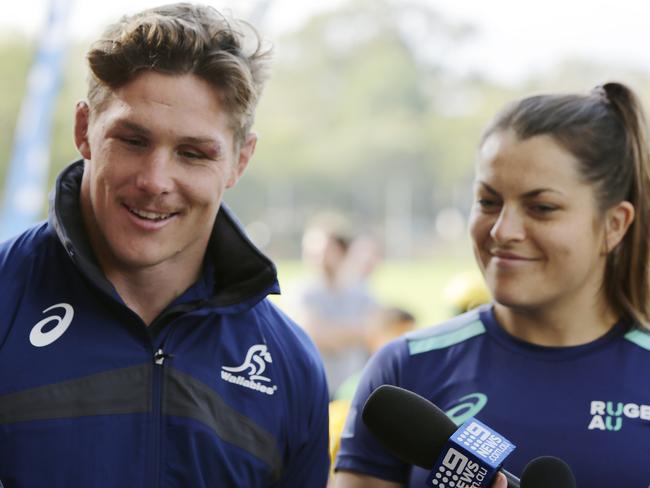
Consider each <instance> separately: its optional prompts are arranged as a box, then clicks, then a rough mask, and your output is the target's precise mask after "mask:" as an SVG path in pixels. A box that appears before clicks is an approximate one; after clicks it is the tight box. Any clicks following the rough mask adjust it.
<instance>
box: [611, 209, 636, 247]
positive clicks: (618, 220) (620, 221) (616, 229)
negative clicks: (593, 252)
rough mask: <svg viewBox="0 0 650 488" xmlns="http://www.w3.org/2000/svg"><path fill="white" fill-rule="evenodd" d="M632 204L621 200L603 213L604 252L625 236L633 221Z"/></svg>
mask: <svg viewBox="0 0 650 488" xmlns="http://www.w3.org/2000/svg"><path fill="white" fill-rule="evenodd" d="M634 213H635V212H634V205H632V204H631V203H630V202H628V201H622V202H620V203H618V204H616V205H614V206H613V207H612V208H610V209H609V210H607V212H606V213H605V246H606V248H605V252H606V253H609V252H610V251H612V250H613V249H614V248H615V247H616V246H618V244H619V243H620V242H621V241H622V240H623V237H625V233H626V232H627V230H628V229H629V228H630V225H631V224H632V222H633V221H634Z"/></svg>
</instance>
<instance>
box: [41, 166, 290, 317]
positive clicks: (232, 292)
mask: <svg viewBox="0 0 650 488" xmlns="http://www.w3.org/2000/svg"><path fill="white" fill-rule="evenodd" d="M83 171H84V161H83V160H79V161H76V162H74V163H72V164H71V165H70V166H68V167H67V168H65V169H64V170H63V171H62V172H61V173H60V174H59V176H58V177H57V180H56V185H55V189H54V191H53V192H52V195H51V196H50V212H49V224H50V225H51V226H52V228H53V229H55V231H56V235H57V236H58V238H59V241H60V242H61V244H63V247H64V248H65V250H66V252H67V254H68V256H69V257H70V258H71V259H72V261H73V262H74V263H75V264H76V266H77V267H78V268H79V269H80V271H81V272H82V273H83V274H84V275H86V277H87V278H89V279H90V280H91V281H92V282H93V283H94V284H95V285H96V286H98V287H99V288H100V289H102V290H103V291H104V292H106V293H108V294H109V295H112V296H114V295H115V294H116V293H115V289H114V288H113V286H112V285H111V284H110V282H109V281H108V280H107V279H106V277H105V275H104V273H103V272H102V270H101V269H100V267H99V264H98V262H97V260H96V258H95V255H94V252H93V250H92V247H91V246H90V241H89V239H88V237H87V235H86V231H85V227H84V223H83V219H82V216H81V208H80V205H79V191H80V188H81V177H82V175H83ZM207 255H208V258H209V259H211V260H212V262H213V263H214V269H215V274H216V277H215V283H216V286H215V289H214V294H213V296H212V297H211V298H210V299H208V304H209V305H212V306H217V307H232V306H235V305H240V306H251V305H253V304H254V303H256V302H257V301H259V300H261V299H262V298H264V297H265V296H266V295H268V294H270V293H279V292H280V288H279V285H278V281H277V272H276V269H275V265H274V264H273V262H272V261H271V260H270V259H269V258H267V257H266V256H265V255H264V254H262V252H261V251H260V250H259V249H257V248H256V247H255V246H254V245H253V243H252V242H251V241H250V240H249V239H248V237H246V234H245V233H244V231H243V230H242V228H241V225H240V224H239V222H238V221H237V219H236V217H235V216H234V214H233V213H232V212H231V210H230V209H229V208H228V207H227V206H226V205H225V204H223V203H222V205H221V208H220V209H219V213H218V214H217V218H216V220H215V223H214V227H213V229H212V237H211V238H210V242H209V243H208V250H207ZM237 308H239V307H237Z"/></svg>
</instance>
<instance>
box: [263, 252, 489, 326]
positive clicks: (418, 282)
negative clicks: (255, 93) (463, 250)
mask: <svg viewBox="0 0 650 488" xmlns="http://www.w3.org/2000/svg"><path fill="white" fill-rule="evenodd" d="M277 266H278V274H279V278H280V284H281V286H282V289H283V290H287V291H288V290H291V287H292V285H293V284H294V283H295V282H296V281H297V280H300V279H303V278H305V277H306V276H308V273H309V270H308V269H306V268H305V267H304V266H303V265H302V263H301V262H300V261H280V262H278V263H277ZM461 275H462V276H463V277H468V276H469V277H470V279H472V280H479V279H480V278H479V277H480V274H479V272H478V270H477V268H476V265H475V263H474V261H473V259H472V258H470V257H444V258H440V259H430V260H414V261H385V262H383V263H382V264H380V265H379V266H378V267H377V269H376V270H375V272H374V273H373V275H372V276H371V280H370V289H371V291H372V292H373V293H374V294H375V296H376V297H377V298H378V299H379V300H380V301H381V302H382V303H383V304H385V305H388V306H399V307H402V308H404V309H406V310H408V311H409V312H411V313H412V314H414V315H415V317H416V319H417V323H418V326H426V325H431V324H435V323H437V322H440V321H442V320H445V319H446V318H449V317H450V316H451V315H452V314H453V306H452V298H451V296H450V295H455V294H456V292H457V291H458V286H459V283H458V277H459V276H461ZM454 290H455V291H454ZM287 299H288V298H287V297H278V298H277V299H275V301H276V302H277V303H278V304H279V305H280V306H281V307H282V306H283V303H284V301H285V300H287Z"/></svg>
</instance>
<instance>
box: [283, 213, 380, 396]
mask: <svg viewBox="0 0 650 488" xmlns="http://www.w3.org/2000/svg"><path fill="white" fill-rule="evenodd" d="M302 251H303V260H304V262H305V263H306V264H307V265H308V266H309V267H310V268H311V270H312V271H313V274H312V276H311V278H310V279H309V280H307V281H306V282H304V283H299V284H298V285H297V286H296V287H295V289H294V290H293V293H292V295H291V297H290V300H292V302H293V314H294V316H295V318H296V319H297V322H298V323H299V324H300V325H301V326H303V327H304V328H305V330H306V331H307V333H308V334H309V335H310V336H311V338H312V339H313V340H314V342H315V343H316V346H317V347H318V350H319V351H320V354H321V356H322V358H323V362H324V364H325V373H326V375H327V382H328V385H329V391H330V395H331V396H333V394H334V392H336V390H337V388H338V387H339V386H340V385H341V383H342V382H343V381H344V380H345V379H346V378H348V377H349V376H350V375H352V374H353V373H356V372H357V371H359V370H360V369H361V368H363V366H364V365H365V363H366V361H367V360H368V357H369V355H370V352H369V349H368V343H367V340H368V334H369V333H370V331H371V329H372V327H371V325H372V324H371V319H372V318H373V316H374V314H375V313H376V312H377V311H378V310H379V304H378V302H377V300H376V299H375V298H374V297H373V296H372V295H371V293H370V291H369V289H368V279H369V276H370V274H371V273H372V271H373V270H374V268H375V266H376V264H377V262H378V260H379V256H378V252H377V247H376V245H375V243H374V242H373V241H372V240H371V239H369V238H367V237H363V236H353V235H352V233H351V232H349V231H348V229H347V223H346V222H345V220H344V219H343V218H341V217H340V216H338V215H335V214H321V215H318V216H317V217H315V218H314V220H313V221H312V222H311V223H310V224H309V225H308V226H307V228H306V230H305V232H304V235H303V240H302Z"/></svg>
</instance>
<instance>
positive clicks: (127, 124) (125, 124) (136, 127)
mask: <svg viewBox="0 0 650 488" xmlns="http://www.w3.org/2000/svg"><path fill="white" fill-rule="evenodd" d="M115 125H116V126H117V127H118V128H122V129H129V130H132V131H133V132H137V133H138V134H142V135H145V136H148V135H151V131H150V130H149V129H147V128H146V127H143V126H141V125H140V124H136V123H135V122H131V121H130V120H118V121H117V122H116V124H115Z"/></svg>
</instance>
